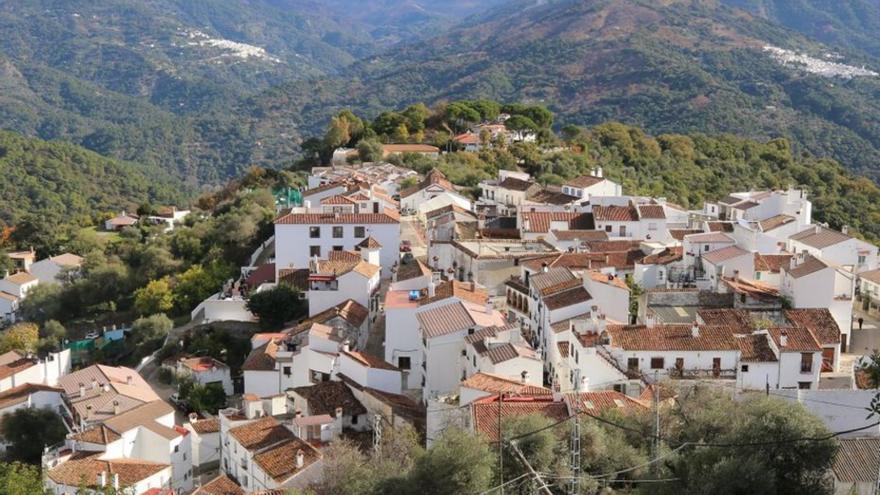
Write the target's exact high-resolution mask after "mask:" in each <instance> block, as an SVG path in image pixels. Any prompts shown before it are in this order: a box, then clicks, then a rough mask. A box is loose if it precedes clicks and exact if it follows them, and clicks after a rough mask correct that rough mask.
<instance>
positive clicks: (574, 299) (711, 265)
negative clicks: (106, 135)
mask: <svg viewBox="0 0 880 495" xmlns="http://www.w3.org/2000/svg"><path fill="white" fill-rule="evenodd" d="M508 118H509V117H506V118H501V119H499V121H497V122H494V123H485V124H479V125H474V126H472V127H470V128H467V129H464V130H463V132H461V133H460V134H457V135H455V136H454V137H453V139H452V142H454V143H455V146H457V147H458V149H460V151H461V152H464V153H478V152H479V151H480V150H481V149H487V148H491V147H494V146H503V145H504V143H517V142H525V143H533V142H534V141H535V139H536V135H535V133H532V132H527V131H522V130H510V129H508V128H507V127H506V126H505V123H504V121H505V120H508ZM376 154H377V156H376V158H378V160H376V161H373V162H363V161H361V160H360V150H359V149H358V148H346V147H341V148H339V149H336V150H334V151H333V153H332V158H331V160H330V164H329V165H322V166H316V167H314V168H312V169H311V171H310V173H309V174H308V177H307V179H306V180H305V181H304V185H303V186H302V187H299V188H296V189H291V188H289V187H288V188H287V189H285V190H283V191H279V192H277V195H276V197H275V198H274V199H275V207H274V221H273V222H272V225H273V228H272V232H269V233H268V237H265V238H259V239H257V248H256V250H255V251H254V252H252V253H251V254H250V255H249V256H248V257H247V259H248V262H247V264H246V265H245V266H241V267H238V268H237V269H236V270H234V273H235V276H233V277H232V278H229V279H228V280H226V281H225V282H223V283H222V284H219V286H209V293H210V292H213V291H216V292H215V293H213V294H211V295H210V296H208V297H206V298H204V300H201V301H195V304H194V308H193V309H192V310H191V311H190V312H189V314H188V315H184V316H183V317H182V318H178V319H177V320H176V321H175V324H176V328H174V329H172V330H170V332H168V330H167V329H166V332H168V333H167V336H163V337H162V339H161V342H160V344H159V347H161V348H160V349H159V350H157V351H155V352H152V353H151V354H146V355H144V356H143V358H142V359H140V361H138V362H136V363H134V364H135V365H134V366H126V365H109V364H107V363H105V362H102V361H101V358H100V357H96V356H101V355H104V354H96V353H100V352H103V351H101V350H102V349H106V348H107V347H106V346H108V345H109V346H111V347H112V346H113V345H119V343H120V342H126V341H131V340H132V339H134V338H135V337H134V335H135V333H137V332H136V331H135V330H133V328H132V325H128V326H122V325H121V326H119V327H118V328H117V326H116V325H114V326H112V327H106V326H105V327H103V328H101V329H100V330H98V329H95V330H94V331H90V332H88V333H87V334H85V335H80V337H81V338H77V339H73V338H70V339H64V340H62V341H59V342H57V345H54V346H51V347H48V348H47V349H44V350H42V351H41V352H40V353H38V354H33V353H30V352H23V351H20V350H10V351H9V352H7V353H6V354H0V415H5V414H13V413H15V412H16V411H19V410H22V409H42V410H48V411H52V412H54V413H57V414H58V415H59V416H60V418H61V421H62V422H63V426H64V429H65V430H66V433H65V434H64V435H63V439H62V440H61V441H60V442H59V443H57V444H55V445H46V446H45V448H44V449H43V451H42V453H41V464H42V469H43V474H44V486H45V489H46V490H47V491H48V492H49V493H53V494H55V495H62V494H71V495H72V494H75V493H76V494H79V493H84V492H83V491H82V490H83V489H85V490H87V491H86V492H85V493H127V494H128V493H130V494H133V495H138V494H150V495H157V494H170V493H175V494H189V493H193V494H199V495H229V494H269V493H279V494H280V493H308V490H312V489H314V488H315V487H316V486H319V485H320V484H321V483H325V484H326V483H327V477H328V476H330V475H329V474H328V473H330V472H335V471H333V470H334V469H339V467H338V466H339V465H338V463H339V462H340V461H339V460H338V459H337V458H336V456H337V454H336V453H335V452H336V451H334V450H333V449H334V448H336V447H334V446H338V445H349V444H350V442H360V443H361V444H365V445H372V449H373V450H374V451H375V452H379V451H380V450H381V448H380V446H381V445H382V442H383V441H384V440H383V438H385V437H387V436H389V435H393V434H394V432H397V431H412V432H415V434H416V435H417V436H418V438H419V442H418V443H419V444H420V445H422V446H423V447H426V448H428V449H430V448H431V447H432V446H433V445H434V444H435V443H437V442H442V441H443V440H442V439H443V438H444V437H445V435H447V434H448V432H449V431H465V432H468V434H470V435H472V436H474V437H475V438H479V439H481V440H478V441H480V442H483V441H485V442H489V445H492V442H494V443H496V444H497V443H499V441H500V442H501V443H502V444H504V443H505V442H508V440H505V438H506V437H508V436H509V434H507V433H505V432H506V431H507V428H508V426H507V425H509V424H510V425H514V424H519V423H518V422H520V421H523V420H527V421H549V422H552V423H553V424H557V425H560V424H561V425H563V426H568V425H569V424H580V423H578V422H583V421H588V420H589V419H590V418H595V419H597V420H601V421H603V422H608V421H609V420H608V419H602V418H651V417H653V415H655V414H656V415H657V418H658V421H659V418H660V414H661V411H667V410H672V408H674V407H675V406H674V404H686V403H687V400H688V399H686V397H687V396H689V395H691V394H692V393H693V392H692V391H693V390H702V389H707V390H712V391H714V393H720V394H721V395H723V396H725V397H729V398H731V399H732V400H735V401H737V402H739V403H742V404H746V403H749V401H750V400H753V399H754V398H756V397H770V398H772V399H774V400H776V401H778V403H782V404H787V405H789V406H791V407H797V408H799V409H798V410H799V411H804V412H805V414H807V415H808V416H809V417H812V418H816V421H817V425H818V427H821V428H824V429H826V430H827V431H829V432H832V437H835V438H837V437H839V450H838V451H837V452H836V454H835V458H834V462H833V463H832V464H831V467H830V468H828V469H827V473H826V474H825V475H823V476H827V477H826V478H825V479H827V480H829V483H831V485H832V486H833V490H834V493H872V492H871V490H872V488H871V487H872V486H876V484H872V483H873V480H874V478H873V477H872V476H873V475H866V474H865V473H873V472H876V471H877V469H878V466H880V425H878V423H877V420H876V417H875V416H871V415H868V414H866V412H870V411H875V412H876V409H877V399H876V397H877V388H876V387H877V386H878V383H877V382H875V381H873V380H874V378H872V371H871V370H872V369H873V368H872V366H878V364H876V363H875V364H873V365H872V364H871V363H872V351H874V349H876V347H878V346H880V342H876V341H873V342H872V341H871V340H870V339H871V337H868V334H867V333H866V331H865V330H863V327H864V328H867V326H872V325H873V326H874V328H876V325H880V317H878V316H877V315H878V312H877V308H878V306H880V257H878V248H877V246H875V245H873V244H871V243H868V242H865V241H863V240H860V239H859V238H856V237H853V236H850V235H849V234H848V232H847V229H846V228H843V229H841V230H839V231H838V230H834V229H832V228H829V227H828V226H827V225H823V224H820V223H817V222H816V221H814V219H813V213H814V211H813V204H812V202H811V197H810V191H809V190H808V189H806V188H804V187H802V186H799V185H797V184H791V185H790V186H789V187H787V188H784V189H769V190H750V191H727V193H728V194H727V195H726V196H725V197H723V198H722V199H720V200H718V201H712V202H705V203H704V204H702V205H698V206H696V207H690V208H687V207H684V206H681V205H678V204H675V203H674V202H671V201H668V200H667V199H666V198H663V197H645V196H637V195H630V194H628V191H626V190H625V188H624V187H623V186H622V185H621V184H619V183H617V182H615V181H614V180H612V179H611V178H609V177H607V176H606V175H605V171H604V170H603V168H602V167H601V166H599V167H595V168H593V169H592V170H590V171H589V173H587V174H584V175H580V176H577V177H573V178H567V179H564V180H562V181H561V183H560V184H555V185H551V184H547V183H544V182H541V181H539V180H537V179H536V178H535V177H532V176H531V175H530V174H529V173H526V172H523V171H518V170H499V171H498V173H497V176H496V177H493V178H489V179H483V180H481V181H480V182H479V183H478V184H477V186H476V187H472V188H464V187H462V186H459V185H455V184H454V183H453V182H452V181H451V180H450V179H449V178H448V177H447V176H446V175H445V174H444V172H442V171H441V170H440V169H439V168H435V167H431V168H429V169H428V170H427V172H426V173H424V174H419V173H418V172H416V171H415V170H412V169H410V168H408V167H406V166H404V165H403V164H402V163H401V160H399V159H393V157H395V156H398V157H399V156H401V155H403V156H407V157H416V158H417V159H419V160H438V158H439V157H440V156H442V154H443V150H441V149H440V148H439V147H436V146H431V145H425V144H412V143H410V144H386V145H383V146H382V148H381V150H377V152H376ZM192 217H193V214H192V212H191V211H189V210H183V209H178V208H177V207H174V206H167V207H162V208H159V209H158V210H156V211H153V212H150V213H145V214H143V215H136V214H134V213H129V212H125V211H121V212H120V213H118V214H116V215H115V216H112V217H108V218H107V219H106V220H105V221H104V222H103V224H102V225H101V227H103V229H102V230H103V231H105V232H104V234H105V235H112V236H117V235H121V236H125V235H131V232H132V230H131V229H139V228H144V229H148V230H147V232H153V233H154V234H151V235H170V234H171V233H173V232H174V231H175V230H176V229H178V228H179V227H181V226H185V225H189V226H190V227H191V226H192V225H193V224H192V222H193V221H194V220H193V218H192ZM187 222H189V223H187ZM190 227H187V228H190ZM8 257H9V258H10V260H11V261H12V262H13V263H14V265H13V269H12V270H10V272H9V273H8V274H6V276H5V277H4V278H3V279H2V280H0V318H2V320H3V322H4V324H5V325H12V326H11V327H10V330H7V333H8V332H12V331H13V330H12V329H14V328H17V325H22V324H24V325H27V324H28V323H27V320H28V318H27V317H26V314H25V312H23V311H22V309H21V306H22V305H23V304H24V305H26V304H27V299H28V295H29V293H30V294H34V293H35V292H34V291H35V288H37V287H40V286H41V285H42V286H43V287H44V288H45V287H46V286H49V285H52V286H54V285H56V284H58V285H60V286H61V287H65V286H68V285H70V284H72V283H74V281H76V280H77V279H78V278H79V274H80V272H81V271H82V270H84V269H86V264H87V260H86V258H84V257H81V256H79V255H77V254H73V253H62V254H58V255H55V256H49V257H45V258H43V259H38V258H39V256H38V254H37V252H36V251H34V250H26V251H20V252H10V253H8ZM152 283H153V282H151V285H152ZM176 283H178V284H179V281H178V282H176ZM148 287H149V286H148ZM139 292H140V291H139ZM145 294H147V295H149V292H146V293H145ZM284 294H289V296H288V297H292V299H290V298H288V299H284V298H283V297H284ZM276 295H277V297H279V299H275V297H276ZM141 297H142V296H141V295H138V297H137V298H136V302H137V301H140V299H141ZM261 298H262V299H265V300H267V301H269V302H268V303H266V304H262V305H260V304H258V303H257V302H256V301H258V300H260V299H261ZM147 299H149V298H147ZM270 313H272V314H275V313H278V314H279V315H280V316H277V318H275V320H273V321H272V322H270V321H269V316H268V315H269V314H270ZM139 321H141V320H139ZM258 324H259V325H260V327H259V329H257V330H254V328H256V327H257V325H258ZM136 325H138V323H135V326H136ZM169 326H170V322H169ZM218 329H226V330H218ZM229 329H231V330H229ZM241 329H244V330H241ZM241 331H244V332H245V333H243V334H237V335H238V337H235V338H237V339H238V340H235V338H233V337H230V336H229V335H232V334H230V333H225V334H224V333H223V332H233V333H234V332H241ZM218 335H226V337H223V338H226V339H227V340H225V341H222V342H223V343H221V344H219V346H220V347H222V349H218V348H217V347H216V346H217V345H218V344H216V343H214V344H210V345H209V344H207V343H206V342H211V341H212V339H215V338H220V337H217V336H218ZM198 339H205V340H204V341H199V340H198ZM229 339H232V340H229ZM198 342H200V344H199V343H198ZM198 345H202V346H208V347H201V348H199V347H198ZM234 345H237V346H239V349H238V351H234V349H233V347H234ZM211 346H214V347H211ZM242 346H243V348H241V347H242ZM199 349H201V350H199ZM210 349H213V351H212V350H210ZM235 352H238V353H239V354H240V356H238V357H233V354H234V353H235ZM874 352H876V351H874ZM138 356H140V355H138ZM873 358H874V359H876V357H873ZM227 361H228V362H227ZM163 376H164V378H163ZM874 376H876V375H874ZM534 418H538V419H537V420H536V419H534ZM610 424H612V425H615V424H617V423H613V422H612V423H610ZM618 426H619V424H618ZM621 428H623V427H621ZM544 429H546V428H539V429H538V430H544ZM530 434H532V433H527V434H525V435H530ZM568 436H569V435H567V434H562V435H559V436H558V437H557V439H556V441H557V442H558V443H557V445H558V446H561V448H564V449H565V451H566V452H569V451H571V452H575V451H577V452H578V458H579V456H580V449H581V447H580V439H579V437H577V438H578V439H577V441H575V438H576V436H572V437H571V439H569V438H568ZM5 445H6V446H7V447H10V444H9V443H8V442H7V443H6V444H5ZM510 445H511V448H512V449H514V450H516V449H517V448H518V447H517V446H516V445H517V444H516V443H510ZM531 455H532V454H530V453H527V455H525V457H523V459H524V464H523V465H524V466H528V465H530V461H529V460H528V459H529V458H530V456H531ZM566 455H567V454H566ZM572 455H574V454H572ZM853 458H855V459H857V462H856V464H857V465H858V468H853V466H852V465H851V464H852V459H853ZM517 462H519V461H517ZM650 462H655V461H650ZM565 466H566V469H569V470H570V471H567V472H570V473H574V475H573V477H571V480H574V482H566V483H560V484H558V485H557V486H556V487H554V488H553V489H551V488H549V487H548V488H547V490H548V493H573V492H572V491H571V490H573V489H575V488H572V487H576V486H578V484H577V480H578V478H577V473H578V472H580V470H581V469H582V465H581V461H579V460H576V459H575V458H574V457H571V459H568V457H566V461H565ZM872 470H873V471H872ZM527 473H528V471H527V470H525V469H524V470H523V472H522V473H520V478H522V477H528V476H530V475H529V474H527ZM533 474H534V477H535V478H534V480H535V482H536V483H538V484H539V483H542V482H543V481H542V479H543V478H542V474H540V473H533ZM587 477H589V476H587ZM520 478H517V479H520ZM633 479H634V478H626V477H624V478H620V479H612V480H610V483H609V484H608V485H607V486H608V487H609V488H611V487H613V488H616V489H620V490H623V491H626V490H627V489H629V488H630V487H632V486H634V485H633V484H634V483H637V482H634V481H632V480H633ZM584 483H586V482H584ZM538 484H536V485H534V487H535V489H539V488H537V487H538V486H539V485H538ZM498 485H502V486H503V485H504V482H503V481H502V482H500V483H499V484H498ZM584 486H586V485H584ZM524 489H526V488H524ZM584 489H586V488H584ZM526 490H527V489H526ZM566 490H567V491H566ZM329 492H333V490H330V491H329ZM317 493H327V491H325V492H317ZM523 493H531V492H529V491H526V492H523ZM584 493H588V492H584ZM589 493H593V492H589Z"/></svg>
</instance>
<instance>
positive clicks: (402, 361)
mask: <svg viewBox="0 0 880 495" xmlns="http://www.w3.org/2000/svg"><path fill="white" fill-rule="evenodd" d="M409 359H410V358H409V356H400V357H398V358H397V367H398V368H400V369H402V370H408V369H410V366H412V364H411V363H410V360H409Z"/></svg>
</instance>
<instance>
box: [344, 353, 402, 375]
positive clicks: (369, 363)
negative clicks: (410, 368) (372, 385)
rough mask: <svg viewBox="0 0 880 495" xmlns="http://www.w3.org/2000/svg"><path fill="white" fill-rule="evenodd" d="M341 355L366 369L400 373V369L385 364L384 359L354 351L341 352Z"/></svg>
mask: <svg viewBox="0 0 880 495" xmlns="http://www.w3.org/2000/svg"><path fill="white" fill-rule="evenodd" d="M342 354H344V355H346V356H348V357H350V358H352V359H354V360H355V361H357V362H358V363H360V364H362V365H364V366H366V367H368V368H376V369H380V370H391V371H400V368H398V367H397V366H393V365H391V364H389V363H386V362H385V360H384V359H381V358H378V357H376V356H373V355H372V354H367V353H365V352H356V351H348V352H346V351H342Z"/></svg>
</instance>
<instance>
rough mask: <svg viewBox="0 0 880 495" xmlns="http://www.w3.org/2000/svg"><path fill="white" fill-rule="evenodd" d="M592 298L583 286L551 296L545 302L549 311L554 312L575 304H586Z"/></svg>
mask: <svg viewBox="0 0 880 495" xmlns="http://www.w3.org/2000/svg"><path fill="white" fill-rule="evenodd" d="M592 298H593V296H591V295H590V293H589V292H587V289H585V288H584V287H583V286H582V285H578V286H577V287H575V288H573V289H568V290H564V291H562V292H557V293H555V294H553V295H551V296H547V297H545V298H544V299H543V300H544V305H545V306H546V307H547V309H548V310H551V311H552V310H556V309H560V308H565V307H568V306H572V305H574V304H584V303H586V302H587V301H589V300H591V299H592Z"/></svg>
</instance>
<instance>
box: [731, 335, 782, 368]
mask: <svg viewBox="0 0 880 495" xmlns="http://www.w3.org/2000/svg"><path fill="white" fill-rule="evenodd" d="M767 337H768V336H767V335H766V334H751V335H740V336H737V337H736V339H735V342H736V344H737V346H738V347H739V350H740V352H741V355H740V360H742V361H752V362H760V363H770V362H775V361H778V359H777V358H776V354H774V353H773V349H772V348H771V347H770V344H769V343H768V342H767Z"/></svg>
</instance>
